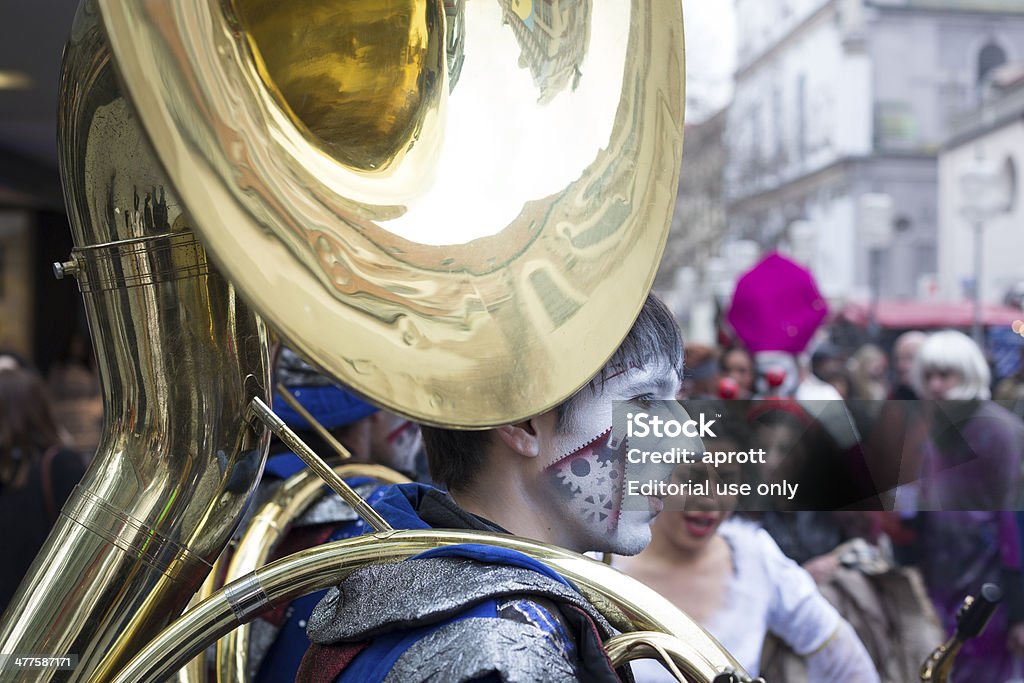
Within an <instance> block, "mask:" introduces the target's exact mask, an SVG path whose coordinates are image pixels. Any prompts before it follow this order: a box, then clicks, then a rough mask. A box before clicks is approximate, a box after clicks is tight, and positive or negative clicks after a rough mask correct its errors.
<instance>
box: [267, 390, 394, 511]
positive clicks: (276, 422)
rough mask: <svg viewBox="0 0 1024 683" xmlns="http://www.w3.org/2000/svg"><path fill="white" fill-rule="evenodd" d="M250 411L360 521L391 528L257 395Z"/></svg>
mask: <svg viewBox="0 0 1024 683" xmlns="http://www.w3.org/2000/svg"><path fill="white" fill-rule="evenodd" d="M252 412H253V414H254V415H255V416H256V417H257V418H258V419H259V420H260V421H261V422H262V423H263V424H264V425H266V426H267V428H268V429H269V430H270V431H272V432H273V433H274V436H276V437H277V438H279V439H281V441H282V442H283V443H284V445H286V446H288V448H290V449H291V450H292V452H293V453H295V455H297V456H299V457H300V458H302V461H303V462H304V463H306V466H307V467H309V469H311V470H312V471H313V472H315V473H316V475H317V476H319V477H320V478H321V479H323V480H324V482H326V484H327V485H328V486H330V487H331V488H332V489H333V490H334V492H335V493H337V494H338V495H339V496H341V497H342V499H343V500H344V501H345V502H346V503H348V504H349V505H350V506H352V509H353V510H355V511H356V514H357V515H359V516H360V517H362V519H363V521H365V522H366V523H367V524H369V525H370V526H371V527H373V529H374V531H391V525H390V524H388V523H387V522H386V521H385V520H384V518H383V517H381V516H380V514H378V512H377V511H376V510H374V509H373V508H372V507H370V506H369V505H367V504H366V501H365V500H363V499H362V498H360V497H359V494H358V493H356V492H355V491H353V490H352V487H350V486H349V485H348V484H346V483H345V480H344V479H342V478H341V477H339V476H338V475H337V474H336V473H335V472H334V470H333V469H331V467H330V465H328V464H327V463H325V462H324V461H323V458H321V457H320V456H319V455H317V454H316V452H315V451H314V450H313V449H312V448H310V447H309V446H307V445H306V442H305V441H303V440H302V439H300V438H299V435H298V434H296V433H295V432H294V431H292V429H291V427H289V426H288V425H286V424H285V423H284V421H283V420H282V419H281V418H279V417H278V416H277V415H275V414H274V411H273V410H271V409H270V406H268V405H267V404H266V403H264V402H263V401H261V400H260V399H259V397H253V399H252Z"/></svg>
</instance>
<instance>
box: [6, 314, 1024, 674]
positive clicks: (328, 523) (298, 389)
mask: <svg viewBox="0 0 1024 683" xmlns="http://www.w3.org/2000/svg"><path fill="white" fill-rule="evenodd" d="M826 333H827V330H826ZM827 336H828V335H827V334H826V335H824V339H823V340H822V341H819V342H818V343H817V344H815V345H813V346H812V347H811V349H810V352H809V353H807V354H801V355H794V354H789V353H783V352H760V353H751V352H749V351H748V350H746V349H745V348H744V347H743V346H742V345H722V346H719V347H713V346H705V345H696V344H694V345H689V346H688V347H687V348H686V352H685V358H686V374H685V377H684V380H683V388H682V392H681V395H680V396H678V397H677V398H678V399H681V400H683V402H684V405H686V404H687V402H699V401H703V400H710V401H717V402H720V403H723V404H724V403H725V402H732V401H736V402H737V405H738V404H739V402H744V401H748V402H749V401H756V402H757V403H748V404H746V405H760V407H758V408H756V409H750V408H745V409H744V411H742V412H741V413H738V414H739V416H740V419H732V418H735V417H736V415H733V416H732V418H730V417H728V416H727V417H726V418H723V421H725V422H729V421H730V420H731V423H730V424H729V425H727V426H729V429H726V430H723V434H721V435H720V436H718V437H717V438H716V439H712V440H706V442H705V444H704V445H705V448H707V449H708V450H720V451H737V450H743V448H744V447H745V442H746V441H747V440H752V442H757V443H770V444H772V448H773V449H777V450H778V451H779V452H781V453H782V458H781V459H782V460H787V461H788V462H789V463H790V465H789V466H790V467H792V463H793V462H796V463H798V464H799V467H802V468H807V467H810V468H811V469H812V471H817V472H818V474H817V475H815V476H826V475H822V474H821V473H822V472H824V469H823V468H822V463H828V468H827V469H829V472H831V475H828V476H833V477H835V476H837V475H836V472H839V473H840V474H839V475H838V476H840V477H846V476H847V472H846V470H844V469H842V468H839V469H836V467H835V466H834V463H833V462H832V461H830V460H827V459H826V456H825V455H824V452H825V450H823V449H825V446H823V445H822V444H824V443H825V442H824V440H823V438H824V436H828V432H829V431H830V430H829V428H828V427H827V425H825V426H823V424H822V423H824V422H826V421H827V420H826V418H824V417H823V416H822V414H820V413H816V412H815V410H814V408H813V406H814V405H815V404H816V402H818V401H830V402H832V403H834V404H837V405H844V406H846V407H847V414H848V415H849V416H850V420H851V423H852V424H853V425H854V427H853V432H854V433H855V434H856V435H857V441H858V445H859V446H860V447H861V449H860V451H858V452H859V454H860V456H861V457H863V456H864V453H865V452H867V451H869V450H870V448H864V446H865V445H868V446H871V447H875V448H883V446H884V448H889V449H890V450H889V451H887V452H888V453H890V454H891V453H896V458H895V461H893V460H891V459H890V460H886V462H883V463H879V462H870V458H869V462H868V464H867V468H868V470H870V471H869V475H870V476H871V477H873V482H874V483H875V484H878V483H879V482H881V483H882V485H877V486H875V489H873V490H872V492H871V493H872V496H871V504H869V505H856V504H850V505H843V504H839V503H836V501H834V500H824V501H823V500H816V499H814V498H813V497H812V498H804V499H798V500H797V501H796V502H794V503H793V504H792V505H791V506H789V507H788V508H786V509H773V510H763V509H762V510H753V511H751V510H742V509H739V508H740V507H742V506H740V505H738V502H737V501H734V500H722V499H721V498H719V499H716V500H714V501H711V502H710V503H708V504H702V503H701V501H700V500H697V499H696V498H692V497H691V499H689V500H688V501H686V503H685V505H682V506H679V508H678V509H673V508H671V507H669V506H667V509H666V511H665V512H664V513H662V514H661V515H660V516H659V517H658V518H657V520H656V522H655V525H654V528H653V537H652V538H653V540H652V543H651V545H650V546H649V547H648V548H647V549H646V550H645V551H644V552H643V553H641V554H640V555H638V556H635V557H632V558H616V559H615V560H614V563H615V564H616V566H618V567H619V568H620V569H622V570H623V571H625V572H626V573H628V574H631V575H633V576H634V577H635V578H638V579H640V580H641V581H643V582H645V583H647V584H648V585H650V586H652V587H653V588H655V589H656V590H658V591H660V592H661V593H662V594H664V595H665V596H666V597H668V598H669V599H670V600H672V601H673V602H674V603H675V604H677V605H678V606H679V607H681V608H682V609H684V610H685V611H686V612H688V613H689V614H690V615H692V616H693V617H694V618H695V619H697V620H698V621H699V622H700V623H702V624H703V625H704V626H705V627H706V628H707V629H708V630H709V631H710V632H711V633H712V634H713V635H715V636H716V637H717V638H718V639H719V640H720V641H721V642H723V643H724V644H725V645H726V646H727V647H728V648H729V649H730V651H732V652H733V653H734V655H735V656H736V657H737V658H738V659H739V661H740V662H741V663H742V664H743V665H744V666H745V667H746V668H747V669H748V670H749V671H751V672H752V673H760V674H761V675H763V676H765V677H766V679H767V680H779V681H815V680H820V679H819V678H817V677H816V674H815V671H816V667H817V668H819V669H820V668H821V667H825V668H827V667H828V666H829V663H828V662H822V661H821V656H822V654H821V653H823V652H825V653H828V652H830V651H829V650H828V649H822V648H823V645H822V643H821V642H820V641H821V634H822V633H825V632H830V633H831V632H835V629H836V628H840V627H837V626H836V624H837V623H838V624H840V625H841V628H848V629H850V630H851V631H852V632H853V633H854V634H855V635H856V637H851V638H850V639H848V640H847V641H844V642H847V643H853V644H855V646H856V647H857V648H860V647H863V648H864V651H865V652H866V654H867V656H868V657H870V660H871V662H872V664H873V666H874V667H875V668H876V669H877V672H878V678H879V680H881V681H891V682H893V683H895V682H896V681H907V680H914V679H916V676H917V671H918V669H919V667H920V665H921V663H922V662H923V661H924V659H925V658H926V657H927V656H928V654H929V653H930V652H931V651H932V650H933V649H934V648H935V647H936V646H937V645H939V643H941V642H942V641H943V640H945V639H946V638H947V637H948V635H949V634H950V633H952V632H953V631H954V629H955V627H956V616H957V611H958V609H959V608H960V605H961V602H962V601H963V599H964V598H965V597H966V596H967V595H971V594H976V593H977V592H978V591H979V590H980V588H981V586H982V585H983V584H985V583H995V584H997V585H999V587H1000V588H1001V590H1002V593H1003V601H1002V606H1001V607H1000V609H999V610H998V612H997V613H996V615H995V618H994V619H993V620H992V622H991V623H990V625H989V627H988V629H987V630H986V631H985V632H984V634H983V635H982V636H981V637H979V638H976V639H974V640H971V641H970V642H968V643H967V644H966V645H965V646H964V649H963V651H962V653H961V655H960V659H959V663H958V665H957V669H956V673H955V675H954V680H956V681H960V682H966V681H972V682H978V681H986V682H987V681H991V682H992V683H1004V682H1005V681H1011V680H1014V678H1013V677H1014V676H1019V675H1020V670H1021V664H1020V662H1021V660H1020V659H1019V658H1020V657H1021V656H1024V583H1022V581H1024V579H1022V575H1021V566H1022V558H1024V516H1022V515H1021V514H1020V513H1018V512H1016V510H1017V509H1018V508H1019V507H1020V495H1019V493H1020V481H1021V477H1022V474H1021V470H1022V467H1024V460H1022V458H1024V422H1022V420H1021V410H1022V408H1024V373H1022V372H1017V373H1016V374H1014V375H1012V376H1010V377H1006V378H1003V379H1002V380H1000V381H998V382H994V381H993V379H992V377H993V375H992V372H991V367H990V363H989V362H988V360H987V359H986V357H985V354H984V353H983V352H982V350H981V349H980V348H979V347H978V345H977V344H976V343H975V342H974V341H973V340H972V339H971V338H970V337H968V336H966V335H964V334H962V333H961V332H956V331H941V332H932V333H925V332H921V331H908V332H906V333H904V334H902V335H901V336H899V337H898V338H896V339H895V340H894V341H893V342H892V343H891V345H890V346H889V348H883V347H882V346H880V345H876V344H873V343H866V344H863V345H861V346H859V347H856V348H846V347H843V346H841V345H839V344H837V343H834V342H833V341H831V340H829V339H828V338H827ZM277 367H278V380H279V381H280V382H281V383H282V386H283V387H285V388H286V389H287V390H288V391H289V393H291V394H292V395H293V397H294V399H296V401H297V402H298V403H299V404H300V405H301V406H303V407H304V410H303V411H302V412H296V411H295V410H294V409H293V408H291V407H289V405H290V403H289V404H286V403H284V402H279V403H278V405H277V408H276V409H277V410H278V412H280V413H281V414H282V416H283V417H284V418H285V420H286V422H287V423H288V424H289V425H291V426H292V427H293V428H295V429H296V430H297V431H299V432H301V433H302V434H303V435H304V437H305V438H306V440H307V441H309V442H311V443H313V444H314V445H315V446H316V447H317V450H318V451H320V452H324V453H331V452H332V446H331V444H330V443H329V442H328V441H327V440H325V439H327V438H328V437H326V436H325V434H324V430H326V432H327V433H328V434H329V435H330V436H331V437H333V438H336V439H337V440H339V441H340V442H341V443H342V444H343V445H344V446H345V447H346V448H347V449H348V450H349V451H350V452H351V454H352V455H353V456H354V457H353V461H354V462H358V463H371V464H376V465H380V466H384V467H387V468H389V469H390V470H393V471H395V472H397V473H399V475H400V477H401V479H400V480H408V481H429V474H428V472H427V470H426V457H425V453H424V446H423V441H422V438H421V436H420V431H419V427H418V426H417V425H415V424H413V423H411V422H409V421H407V420H405V419H403V418H401V417H399V416H397V415H393V414H391V413H388V412H386V411H381V410H378V409H377V408H376V407H374V406H371V405H369V404H367V403H365V402H364V401H362V400H361V399H359V398H358V397H357V396H355V395H354V394H352V393H350V392H347V391H346V390H344V389H342V388H340V387H338V386H337V385H335V384H334V383H332V382H331V381H330V380H328V379H326V378H324V377H322V376H320V375H318V374H317V373H316V372H315V371H314V370H313V369H312V368H310V367H309V366H307V365H305V364H304V363H303V362H302V361H301V360H300V359H298V358H297V357H296V356H295V355H294V354H291V353H290V352H288V351H285V352H284V353H283V355H282V358H281V359H280V361H279V362H278V365H277ZM993 397H995V398H998V399H1002V400H1001V401H994V400H991V399H993ZM929 405H944V406H947V408H946V409H944V410H941V411H938V410H935V409H930V408H928V407H927V406H929ZM865 406H868V407H867V408H865ZM950 406H952V407H950ZM726 412H727V411H726ZM310 415H311V416H313V418H314V421H315V422H318V423H319V427H322V428H323V429H319V428H317V429H315V428H314V427H317V425H314V424H311V423H310V422H309V421H308V417H309V416H310ZM865 415H868V417H867V418H865ZM101 418H102V407H101V403H100V399H99V382H98V378H97V374H96V370H95V367H94V364H93V362H92V354H91V352H90V351H89V349H88V346H87V344H86V343H85V342H84V340H82V339H80V338H79V339H72V340H71V342H70V343H69V346H68V353H66V354H65V355H64V356H63V357H62V358H61V360H60V362H59V363H57V364H55V366H54V367H53V368H52V370H51V371H50V373H49V375H48V377H47V379H45V380H44V379H43V377H42V376H41V375H40V374H39V373H38V372H37V371H36V370H35V369H33V368H32V367H31V366H30V365H29V364H28V363H26V362H25V361H24V359H22V358H20V357H19V356H17V355H16V354H13V353H0V536H2V537H3V538H4V539H5V540H6V541H7V548H8V552H7V557H8V558H9V560H8V561H7V562H5V563H3V564H2V572H0V610H2V609H3V607H4V606H6V604H7V602H8V601H9V600H10V599H11V597H12V595H13V593H14V591H15V589H16V587H17V585H18V583H19V581H20V578H21V577H22V576H23V575H24V573H25V572H26V571H27V570H28V566H29V564H30V563H31V561H32V558H33V557H35V555H36V553H37V552H38V550H39V548H40V547H41V545H42V543H43V541H44V539H45V537H46V534H47V533H48V530H49V528H50V526H51V525H52V524H53V522H54V521H55V520H56V519H57V515H58V513H59V509H60V507H61V505H62V503H63V501H64V500H65V499H66V498H67V497H68V495H69V494H70V493H71V491H72V489H73V488H74V486H75V484H76V483H77V482H78V480H79V479H80V478H81V476H82V474H83V473H84V471H85V467H86V465H87V464H88V462H89V458H90V455H91V453H92V452H93V451H94V450H95V449H96V447H97V444H98V442H99V438H100V434H101V431H100V423H101ZM814 434H817V436H816V437H814V438H811V437H810V436H809V435H814ZM893 434H896V435H898V438H897V439H896V440H897V441H899V443H897V444H887V443H886V441H887V440H888V441H892V439H891V438H888V437H891V436H892V435H893ZM823 435H824V436H823ZM832 437H833V438H832V443H831V445H830V446H829V447H828V448H831V449H832V450H835V451H836V452H839V453H843V452H846V451H845V450H844V449H845V448H846V447H847V445H848V444H839V445H837V442H839V441H841V440H842V439H841V438H839V437H836V435H835V434H834V433H833V434H832ZM884 448H883V450H884ZM829 457H832V456H829ZM816 460H817V468H818V469H817V470H814V469H813V468H814V466H815V462H816ZM892 462H896V463H897V466H896V470H898V471H892V472H886V471H884V470H885V469H886V467H887V466H891V465H892ZM303 468H304V465H303V463H302V462H301V461H300V460H299V459H298V458H297V457H296V456H295V455H294V454H292V453H291V452H290V451H288V450H287V449H286V448H284V447H283V446H282V445H281V444H276V442H275V446H274V447H273V449H272V453H271V457H270V459H269V461H268V464H267V467H266V472H265V476H264V479H263V483H262V484H261V486H260V490H259V491H258V492H257V495H256V503H255V504H254V505H253V507H254V508H255V507H257V506H258V504H259V503H260V502H262V501H265V500H268V499H269V498H270V497H271V496H272V495H273V493H274V491H275V490H276V489H277V488H279V487H280V486H281V485H282V483H283V482H285V481H286V480H287V479H288V478H289V477H292V476H294V475H295V474H296V473H298V472H300V471H301V470H302V469H303ZM788 471H789V472H790V474H794V472H793V470H792V469H790V470H788ZM880 472H881V474H880ZM926 475H927V476H926ZM717 476H718V477H720V478H722V479H724V480H736V481H739V480H742V479H743V478H744V476H745V475H744V473H743V472H742V471H739V469H737V470H736V471H729V470H728V468H721V469H720V470H719V471H718V472H717ZM730 478H731V479H730ZM854 478H855V476H854ZM351 483H352V485H353V486H354V487H355V488H357V490H358V491H359V492H360V494H361V495H363V496H364V497H366V498H367V499H368V500H370V501H371V502H373V500H374V499H375V498H374V496H376V495H378V492H379V490H380V489H381V482H380V481H376V482H375V481H373V477H367V476H357V477H354V478H352V479H351ZM830 495H831V494H830ZM860 502H863V501H860ZM28 511H30V512H31V514H28ZM26 520H31V521H30V522H28V523H26ZM366 530H367V528H366V527H365V524H364V523H363V522H361V521H359V520H358V519H356V518H355V517H354V516H353V515H352V514H351V511H349V510H347V508H345V506H344V505H343V504H342V505H340V506H339V505H337V504H334V507H331V504H321V505H320V506H318V507H317V508H316V509H315V510H311V511H309V512H308V513H307V514H304V515H303V519H302V520H298V521H297V523H296V524H295V526H294V528H293V529H292V530H291V531H290V532H289V538H288V540H287V542H284V543H282V544H281V545H280V547H279V548H278V549H277V551H276V553H275V556H277V555H282V554H286V553H287V552H292V551H295V550H298V549H301V548H304V547H310V546H312V545H316V544H319V543H322V542H325V541H327V540H332V539H337V538H344V537H348V536H353V535H358V534H360V533H364V532H365V531H366ZM319 598H320V596H319V595H313V596H310V597H308V598H304V599H303V600H302V601H296V602H295V603H293V604H292V605H290V606H288V607H287V608H286V609H285V608H282V609H279V610H277V611H275V612H274V613H271V614H270V615H268V616H266V617H265V618H262V619H259V620H257V622H256V623H255V624H254V629H255V631H256V632H257V633H261V634H262V635H260V637H259V638H256V640H257V641H259V642H262V643H264V646H262V650H260V651H259V652H258V653H257V655H256V656H254V657H253V658H252V670H251V671H250V675H251V676H253V677H255V679H256V680H274V679H275V676H277V672H279V671H281V670H283V668H287V667H289V666H297V662H298V658H300V657H301V653H302V652H303V651H304V649H305V646H306V639H305V625H306V621H307V619H308V618H309V614H310V612H311V611H312V609H313V607H314V605H315V604H316V602H317V601H318V600H319ZM837 620H838V621H837ZM829 624H831V625H829ZM267 643H269V645H267ZM853 646H854V645H849V646H844V647H853ZM833 650H834V648H833ZM828 656H830V657H831V656H836V655H835V653H834V652H831V653H830V654H828ZM816 658H817V659H816ZM822 670H824V669H822ZM660 671H661V670H660V668H659V669H658V670H657V671H654V670H648V669H645V668H644V667H643V666H637V667H636V674H637V678H638V680H640V681H645V680H650V681H655V680H662V676H663V674H662V673H660ZM851 680H853V679H851ZM856 680H865V679H861V678H857V679H856Z"/></svg>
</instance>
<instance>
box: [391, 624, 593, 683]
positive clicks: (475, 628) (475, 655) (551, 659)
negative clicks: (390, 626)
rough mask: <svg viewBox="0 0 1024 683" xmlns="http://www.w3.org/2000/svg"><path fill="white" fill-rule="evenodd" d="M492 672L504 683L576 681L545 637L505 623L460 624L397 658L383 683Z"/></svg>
mask: <svg viewBox="0 0 1024 683" xmlns="http://www.w3.org/2000/svg"><path fill="white" fill-rule="evenodd" d="M492 671H495V672H498V673H499V674H500V675H501V680H502V681H505V682H506V683H533V682H534V681H576V680H577V677H576V673H575V672H574V671H573V668H572V666H571V665H570V664H569V662H567V661H565V659H564V658H563V657H562V656H560V655H559V653H558V651H557V650H555V648H554V647H553V646H552V643H551V640H550V639H549V638H548V637H547V635H546V634H545V633H544V632H543V631H541V630H539V629H537V628H536V627H534V626H530V625H528V624H522V623H519V622H516V621H510V620H508V619H487V618H473V619H463V620H462V621H457V622H455V623H453V624H449V625H448V626H445V627H444V628H441V629H438V630H437V631H434V632H433V633H431V634H430V635H428V636H426V637H425V638H423V639H421V640H419V641H417V642H416V643H415V644H414V645H412V646H411V647H410V648H409V649H408V650H406V651H405V653H404V654H403V655H402V656H401V657H399V658H398V661H397V662H395V665H394V666H393V667H392V668H391V671H390V673H388V675H387V678H385V679H384V683H417V682H419V681H446V682H448V681H451V682H452V683H461V682H462V681H471V680H474V679H477V678H479V677H481V676H483V675H485V674H487V673H490V672H492Z"/></svg>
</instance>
